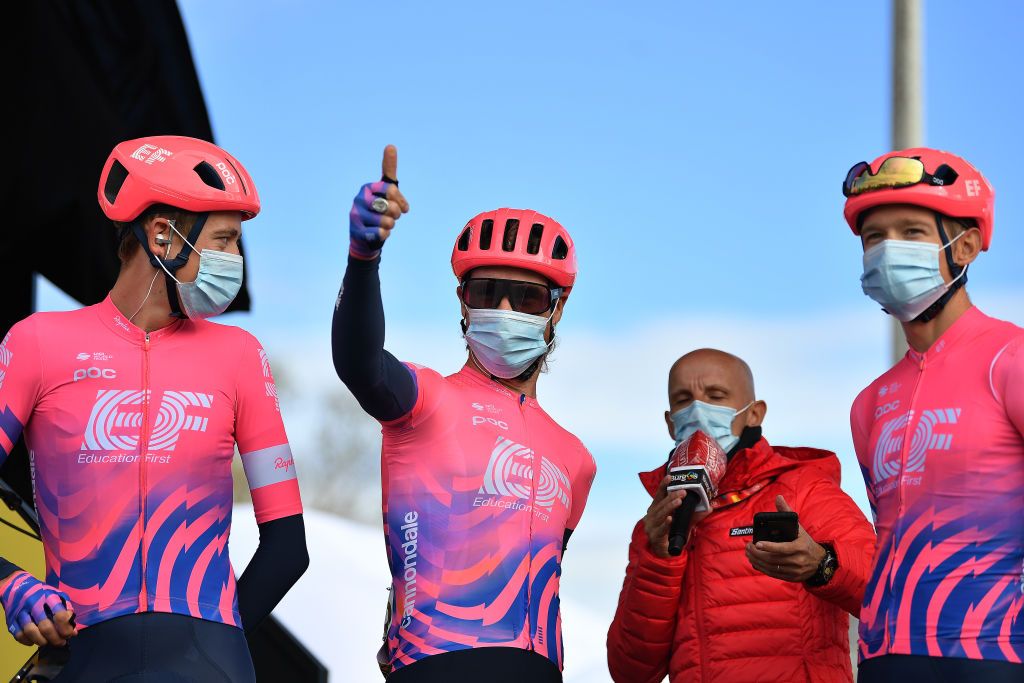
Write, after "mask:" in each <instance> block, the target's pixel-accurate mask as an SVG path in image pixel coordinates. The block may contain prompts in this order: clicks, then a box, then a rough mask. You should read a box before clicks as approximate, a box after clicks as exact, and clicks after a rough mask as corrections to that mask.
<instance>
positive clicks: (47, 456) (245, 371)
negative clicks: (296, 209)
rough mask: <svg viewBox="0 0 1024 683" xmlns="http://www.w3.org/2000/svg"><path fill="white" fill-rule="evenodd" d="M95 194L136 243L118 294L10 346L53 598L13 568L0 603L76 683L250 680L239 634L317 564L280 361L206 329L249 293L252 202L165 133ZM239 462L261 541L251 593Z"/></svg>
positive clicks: (123, 154) (220, 157)
mask: <svg viewBox="0 0 1024 683" xmlns="http://www.w3.org/2000/svg"><path fill="white" fill-rule="evenodd" d="M98 196H99V202H100V205H101V207H102V208H103V210H104V212H105V213H106V215H107V216H108V217H109V218H111V219H112V220H113V221H115V225H117V226H118V227H119V229H120V231H121V233H122V234H121V238H122V239H121V246H120V248H119V255H120V257H121V260H122V268H121V273H120V275H119V277H118V280H117V282H116V283H115V285H114V288H113V290H112V291H111V293H110V295H109V296H108V297H107V298H106V299H105V300H104V301H103V302H101V303H99V304H96V305H94V306H89V307H87V308H83V309H80V310H77V311H71V312H66V313H37V314H35V315H33V316H30V317H29V318H26V319H25V320H23V321H21V322H19V323H18V324H16V325H15V326H14V327H13V328H12V329H11V331H10V332H9V333H8V334H7V336H6V337H4V339H3V341H2V343H0V462H2V460H3V459H4V458H5V457H6V456H7V454H8V453H9V452H10V451H11V448H12V446H13V444H14V442H15V441H16V440H17V439H18V437H19V435H20V434H24V437H25V441H26V445H27V447H28V451H29V457H30V458H31V468H32V475H33V485H34V492H35V505H36V509H37V511H38V514H39V522H40V528H41V533H42V540H43V547H44V552H45V559H46V581H45V583H43V582H40V581H39V580H38V579H36V578H35V577H33V576H31V575H30V574H28V573H27V572H25V571H22V570H20V569H19V568H17V567H15V566H14V565H13V564H11V563H10V562H8V561H6V560H2V559H0V602H2V604H3V607H4V610H5V613H6V617H7V623H8V627H9V630H10V631H11V633H12V634H13V635H14V636H15V638H17V639H18V640H19V641H20V642H22V643H24V644H37V645H44V644H50V645H56V646H60V645H64V644H65V642H67V643H68V647H69V648H70V650H71V652H70V655H71V656H70V660H69V662H68V664H67V666H66V667H65V669H64V671H63V673H62V674H61V675H60V677H59V680H61V681H108V680H113V679H116V680H118V681H135V680H143V679H144V680H146V681H171V680H174V681H177V680H198V681H253V680H255V677H254V673H253V667H252V661H251V659H250V657H249V653H248V647H247V645H246V641H245V637H244V634H243V631H242V627H243V626H244V627H245V628H246V629H252V628H254V627H255V626H256V625H258V623H259V622H260V621H261V620H262V619H263V618H264V617H265V616H266V615H267V614H269V613H270V611H271V609H273V607H274V605H275V604H276V603H277V602H278V601H279V600H280V599H281V597H283V595H284V594H285V592H287V590H288V588H289V587H290V586H291V585H292V584H293V583H294V582H295V581H296V580H297V579H298V577H299V576H300V575H301V574H302V572H303V571H304V570H305V567H306V564H307V563H308V556H307V555H306V547H305V534H304V531H303V524H302V506H301V503H300V500H299V491H298V484H297V480H296V478H295V467H294V464H293V461H292V456H291V452H290V449H289V446H288V439H287V436H286V435H285V430H284V425H283V423H282V421H281V415H280V409H279V406H278V403H277V398H276V389H275V385H274V379H273V376H272V374H271V371H270V365H269V362H268V360H267V355H266V353H265V352H264V351H263V349H262V348H261V346H260V344H259V342H258V341H257V340H256V339H255V338H254V337H253V336H252V335H250V334H249V333H247V332H245V331H243V330H241V329H238V328H235V327H229V326H225V325H217V324H214V323H212V322H208V321H207V320H205V318H208V317H211V316H214V315H217V314H219V313H221V312H223V311H224V310H225V309H226V308H227V306H228V305H229V304H230V302H231V300H232V299H233V298H234V297H235V295H236V294H237V293H238V290H239V287H240V285H241V275H242V257H241V256H240V254H239V239H240V237H241V221H242V220H246V219H249V218H252V217H253V216H255V215H256V214H257V213H258V211H259V198H258V196H257V194H256V188H255V187H254V186H253V183H252V179H251V178H250V177H249V175H248V174H247V173H246V171H245V169H244V168H243V167H242V165H241V164H240V163H238V161H237V160H235V159H234V158H233V157H232V156H231V155H229V154H227V153H226V152H225V151H224V150H222V149H220V148H218V147H216V146H215V145H212V144H210V143H208V142H204V141H202V140H195V139H192V138H183V137H170V136H159V137H149V138H143V139H139V140H131V141H127V142H124V143H121V144H119V145H118V146H117V147H115V148H114V151H113V152H112V153H111V155H110V158H109V159H108V160H107V163H106V165H105V167H104V169H103V174H102V177H101V180H100V186H99V193H98ZM236 446H237V448H238V451H239V452H240V454H241V460H242V464H243V465H244V467H245V472H246V476H247V478H248V482H249V487H250V490H251V492H252V497H253V505H254V508H255V512H256V519H257V522H258V523H259V526H260V546H259V549H258V550H257V552H256V554H255V556H254V557H253V559H252V561H251V562H250V564H249V566H248V567H247V568H246V571H245V572H244V573H243V574H242V576H241V578H239V579H238V581H237V583H236V580H235V576H234V572H233V570H232V567H231V564H230V561H229V559H228V536H229V532H230V526H231V506H232V481H231V462H232V459H233V457H234V451H235V447H236ZM76 626H77V628H76ZM68 641H69V642H68Z"/></svg>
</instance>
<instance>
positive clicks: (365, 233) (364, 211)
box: [348, 145, 409, 260]
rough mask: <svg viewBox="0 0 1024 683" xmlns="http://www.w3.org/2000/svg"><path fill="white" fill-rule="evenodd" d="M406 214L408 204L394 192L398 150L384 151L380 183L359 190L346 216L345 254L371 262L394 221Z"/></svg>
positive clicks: (378, 251) (389, 146) (389, 148)
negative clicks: (347, 244) (347, 236)
mask: <svg viewBox="0 0 1024 683" xmlns="http://www.w3.org/2000/svg"><path fill="white" fill-rule="evenodd" d="M408 211H409V202H408V201H406V199H405V197H404V196H403V195H402V193H401V192H400V191H399V189H398V149H397V148H396V147H395V146H394V145H388V146H387V147H385V148H384V159H383V160H382V162H381V179H380V180H379V181H377V182H375V183H367V184H365V185H363V186H362V187H361V188H359V193H358V194H357V195H356V197H355V199H354V200H353V201H352V210H351V211H349V214H348V232H349V240H350V243H349V253H350V254H351V255H352V256H354V257H356V258H359V259H364V260H372V259H375V258H377V256H379V255H380V250H381V247H383V246H384V242H385V240H387V238H388V237H390V235H391V231H392V230H394V229H395V221H397V220H398V219H399V218H401V216H402V214H403V213H406V212H408Z"/></svg>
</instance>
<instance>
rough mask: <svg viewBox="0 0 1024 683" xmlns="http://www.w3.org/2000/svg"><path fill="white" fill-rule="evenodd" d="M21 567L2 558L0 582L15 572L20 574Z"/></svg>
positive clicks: (0, 558)
mask: <svg viewBox="0 0 1024 683" xmlns="http://www.w3.org/2000/svg"><path fill="white" fill-rule="evenodd" d="M20 571H21V567H19V566H18V565H16V564H14V563H13V562H11V561H9V560H5V559H4V558H2V557H0V581H3V580H4V579H6V578H7V577H8V576H10V575H11V574H13V573H14V572H20Z"/></svg>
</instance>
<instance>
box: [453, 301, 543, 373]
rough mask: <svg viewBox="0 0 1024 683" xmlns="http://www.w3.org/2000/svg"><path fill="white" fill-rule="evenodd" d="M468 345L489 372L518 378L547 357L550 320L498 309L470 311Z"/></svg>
mask: <svg viewBox="0 0 1024 683" xmlns="http://www.w3.org/2000/svg"><path fill="white" fill-rule="evenodd" d="M466 320H467V322H468V326H467V327H466V342H467V343H468V344H469V348H470V349H471V350H472V351H473V356H474V357H475V358H476V359H477V360H478V361H480V365H482V366H483V367H484V369H485V370H487V372H489V373H491V374H492V375H494V376H495V377H500V378H502V379H512V378H513V377H518V376H519V375H521V374H522V373H523V371H525V370H526V369H527V368H528V367H530V365H531V364H532V363H533V362H534V361H535V360H537V359H538V358H540V357H541V356H542V355H544V354H545V353H546V352H547V350H548V348H549V347H550V343H549V342H547V341H545V340H544V333H545V331H546V330H547V327H548V323H549V322H551V318H545V317H544V316H540V315H530V314H529V313H519V312H517V311H506V310H500V309H497V308H467V309H466Z"/></svg>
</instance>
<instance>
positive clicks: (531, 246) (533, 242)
mask: <svg viewBox="0 0 1024 683" xmlns="http://www.w3.org/2000/svg"><path fill="white" fill-rule="evenodd" d="M543 236H544V224H543V223H534V224H533V225H532V226H530V240H529V241H528V242H527V243H526V253H527V254H536V253H538V252H539V251H540V239H541V237H543Z"/></svg>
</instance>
